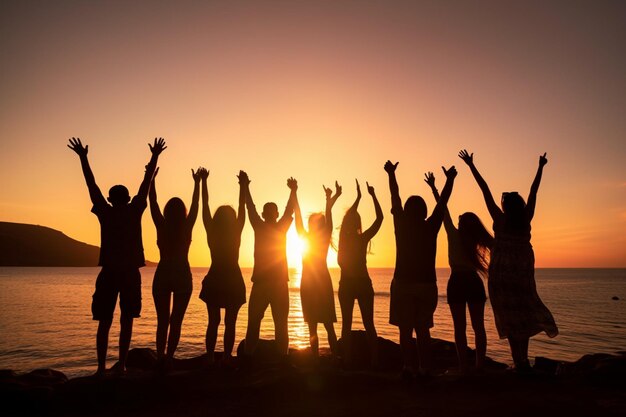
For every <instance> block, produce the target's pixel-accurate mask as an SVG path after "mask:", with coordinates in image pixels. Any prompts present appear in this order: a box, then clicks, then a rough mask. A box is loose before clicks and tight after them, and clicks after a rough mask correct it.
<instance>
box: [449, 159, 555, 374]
mask: <svg viewBox="0 0 626 417" xmlns="http://www.w3.org/2000/svg"><path fill="white" fill-rule="evenodd" d="M459 157H460V158H461V159H462V160H463V161H464V162H465V163H466V164H467V165H468V166H469V167H470V170H471V171H472V174H473V175H474V178H475V179H476V182H477V183H478V186H479V187H480V190H481V191H482V193H483V197H484V198H485V203H486V204H487V209H488V210H489V214H490V215H491V218H492V219H493V231H494V235H495V241H494V245H493V249H492V251H491V262H490V264H489V281H488V286H489V298H490V299H491V307H492V308H493V315H494V318H495V321H496V328H497V329H498V335H499V336H500V338H501V339H504V338H507V339H508V341H509V346H510V347H511V356H512V357H513V362H514V364H515V370H516V371H519V372H527V371H530V370H531V368H530V362H529V361H528V342H529V339H530V338H531V337H532V336H534V335H536V334H538V333H540V332H542V331H543V332H546V334H547V335H548V336H550V337H555V336H556V335H557V334H558V329H557V327H556V323H555V322H554V318H553V317H552V314H551V313H550V310H548V308H547V307H546V306H545V305H544V304H543V302H542V301H541V299H540V298H539V295H538V294H537V287H536V285H535V254H534V252H533V247H532V246H531V244H530V229H531V227H530V222H531V220H532V219H533V216H534V214H535V205H536V202H537V191H538V190H539V184H540V183H541V175H542V173H543V167H544V165H545V164H547V163H548V160H547V159H546V154H545V153H544V154H543V156H540V157H539V167H538V169H537V175H536V176H535V179H534V181H533V183H532V185H531V187H530V193H529V194H528V203H525V202H524V199H523V198H522V197H521V196H520V195H519V194H518V193H517V192H509V193H502V210H500V207H498V205H497V204H496V202H495V201H494V199H493V196H492V195H491V191H490V190H489V187H488V186H487V183H486V182H485V180H484V179H483V177H482V176H481V175H480V173H479V172H478V170H477V169H476V166H475V165H474V158H473V157H474V154H473V153H472V154H469V153H468V152H467V151H466V150H462V151H461V152H459Z"/></svg>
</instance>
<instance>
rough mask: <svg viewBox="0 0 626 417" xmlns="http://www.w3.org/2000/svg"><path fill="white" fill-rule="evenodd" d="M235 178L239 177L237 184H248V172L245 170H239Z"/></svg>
mask: <svg viewBox="0 0 626 417" xmlns="http://www.w3.org/2000/svg"><path fill="white" fill-rule="evenodd" d="M237 179H239V185H244V186H247V185H249V184H250V178H248V174H247V173H246V172H245V171H239V175H237Z"/></svg>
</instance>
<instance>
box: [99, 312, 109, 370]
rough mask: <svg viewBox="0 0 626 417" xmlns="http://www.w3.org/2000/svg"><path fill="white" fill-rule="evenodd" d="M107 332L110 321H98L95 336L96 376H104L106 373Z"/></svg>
mask: <svg viewBox="0 0 626 417" xmlns="http://www.w3.org/2000/svg"><path fill="white" fill-rule="evenodd" d="M109 330H111V320H100V321H99V322H98V333H97V334H96V352H97V354H98V370H97V371H96V375H104V372H105V371H106V368H107V367H106V362H107V351H108V349H109Z"/></svg>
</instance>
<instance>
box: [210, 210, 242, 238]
mask: <svg viewBox="0 0 626 417" xmlns="http://www.w3.org/2000/svg"><path fill="white" fill-rule="evenodd" d="M236 225H237V213H236V212H235V209H234V208H232V207H231V206H219V207H218V208H217V210H215V214H214V215H213V226H214V227H215V230H216V231H217V232H218V233H219V234H220V235H226V234H229V233H232V232H233V231H234V230H235V228H236Z"/></svg>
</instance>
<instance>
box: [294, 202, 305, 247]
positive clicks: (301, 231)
mask: <svg viewBox="0 0 626 417" xmlns="http://www.w3.org/2000/svg"><path fill="white" fill-rule="evenodd" d="M294 200H295V201H294V205H293V211H294V214H295V215H296V216H295V217H296V232H298V235H299V236H300V237H305V236H306V229H305V228H304V222H303V221H302V212H301V211H300V203H299V202H298V195H297V194H296V195H295V198H294Z"/></svg>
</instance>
